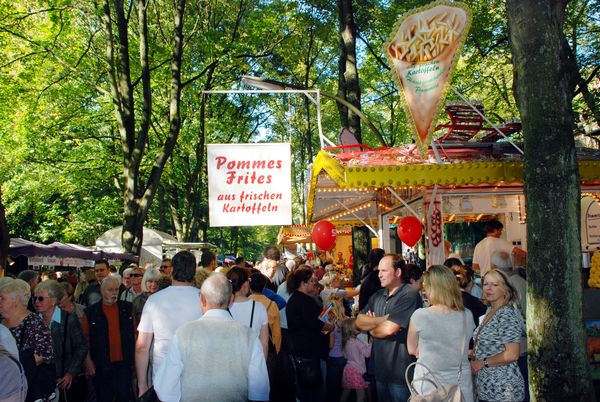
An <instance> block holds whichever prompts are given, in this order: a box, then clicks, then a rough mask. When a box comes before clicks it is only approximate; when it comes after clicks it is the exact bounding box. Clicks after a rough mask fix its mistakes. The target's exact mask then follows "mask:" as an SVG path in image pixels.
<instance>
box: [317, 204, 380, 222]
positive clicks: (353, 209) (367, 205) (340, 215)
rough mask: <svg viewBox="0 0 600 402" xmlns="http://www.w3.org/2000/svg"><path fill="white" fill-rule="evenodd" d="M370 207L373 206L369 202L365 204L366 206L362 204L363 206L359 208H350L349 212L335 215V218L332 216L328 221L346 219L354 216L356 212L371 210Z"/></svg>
mask: <svg viewBox="0 0 600 402" xmlns="http://www.w3.org/2000/svg"><path fill="white" fill-rule="evenodd" d="M370 206H371V201H367V202H366V203H364V204H362V205H358V206H356V207H354V208H350V209H349V210H347V211H344V212H340V213H339V214H335V215H333V216H330V217H328V218H327V219H328V220H336V219H339V218H342V217H344V216H347V215H350V214H353V213H355V212H358V211H361V210H363V209H367V208H369V207H370Z"/></svg>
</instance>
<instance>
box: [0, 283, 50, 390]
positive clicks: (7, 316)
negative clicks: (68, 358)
mask: <svg viewBox="0 0 600 402" xmlns="http://www.w3.org/2000/svg"><path fill="white" fill-rule="evenodd" d="M30 297H31V287H30V286H29V284H28V283H27V282H25V281H23V280H21V279H15V280H12V281H9V282H7V283H4V284H3V285H1V286H0V316H2V319H3V320H2V324H4V325H5V326H6V327H7V328H8V329H9V330H10V332H11V333H12V335H13V337H14V338H15V340H16V341H17V348H18V349H19V357H20V360H21V363H22V364H23V365H24V366H25V374H26V375H27V382H28V388H29V391H28V396H27V399H26V400H35V399H37V397H39V396H45V397H47V396H48V395H49V394H47V393H46V391H47V389H44V390H41V391H40V392H41V394H36V392H37V391H36V390H37V387H36V385H39V384H36V380H35V379H34V377H35V372H36V371H37V370H36V367H37V366H42V365H45V364H48V363H52V362H53V361H54V347H53V343H52V336H51V335H50V329H49V328H48V327H47V326H45V325H44V323H43V321H42V319H41V318H40V317H39V316H38V315H37V314H34V313H32V312H31V311H29V310H27V303H28V302H29V299H30ZM34 394H36V395H34ZM42 394H43V395H42ZM34 398H35V399H34Z"/></svg>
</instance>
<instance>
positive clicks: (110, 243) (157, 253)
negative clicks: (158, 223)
mask: <svg viewBox="0 0 600 402" xmlns="http://www.w3.org/2000/svg"><path fill="white" fill-rule="evenodd" d="M122 231H123V226H117V227H115V228H112V229H110V230H107V231H106V232H104V233H103V234H102V235H100V237H98V238H97V239H96V247H97V248H98V249H100V250H104V251H111V252H122V250H123V248H122V246H121V232H122ZM143 236H144V238H143V241H142V250H141V253H140V263H139V265H140V266H141V267H143V266H145V265H146V264H148V263H151V264H154V265H155V266H159V265H160V263H161V261H162V258H163V243H171V242H177V239H176V238H175V237H173V236H171V235H170V234H168V233H165V232H161V231H160V230H156V229H150V228H144V234H143Z"/></svg>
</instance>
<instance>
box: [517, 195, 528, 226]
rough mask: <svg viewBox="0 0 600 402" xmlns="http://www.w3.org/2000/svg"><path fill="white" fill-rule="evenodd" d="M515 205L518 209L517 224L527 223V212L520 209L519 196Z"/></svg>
mask: <svg viewBox="0 0 600 402" xmlns="http://www.w3.org/2000/svg"><path fill="white" fill-rule="evenodd" d="M517 205H518V207H519V223H527V212H526V211H525V210H523V208H521V196H520V195H518V196H517Z"/></svg>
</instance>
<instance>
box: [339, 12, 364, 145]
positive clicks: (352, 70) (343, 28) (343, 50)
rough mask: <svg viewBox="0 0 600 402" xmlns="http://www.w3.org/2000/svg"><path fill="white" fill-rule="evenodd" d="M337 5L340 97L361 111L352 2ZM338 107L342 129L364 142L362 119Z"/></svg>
mask: <svg viewBox="0 0 600 402" xmlns="http://www.w3.org/2000/svg"><path fill="white" fill-rule="evenodd" d="M337 4H338V16H339V23H340V30H339V44H340V57H339V62H338V68H339V72H338V96H339V97H340V98H343V99H345V100H347V101H348V102H350V103H351V104H353V105H354V106H356V107H357V108H358V109H360V86H359V84H358V69H357V66H356V25H355V24H354V11H353V9H352V0H338V1H337ZM337 106H338V111H339V113H340V120H341V123H342V127H345V128H348V129H349V130H350V131H352V132H353V133H354V135H355V136H356V139H357V140H358V141H359V142H362V131H361V128H360V117H359V116H358V115H357V114H355V113H353V112H352V111H350V110H348V108H347V107H346V106H344V105H342V104H340V103H338V104H337Z"/></svg>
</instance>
